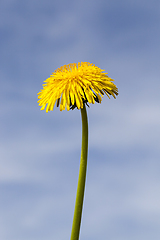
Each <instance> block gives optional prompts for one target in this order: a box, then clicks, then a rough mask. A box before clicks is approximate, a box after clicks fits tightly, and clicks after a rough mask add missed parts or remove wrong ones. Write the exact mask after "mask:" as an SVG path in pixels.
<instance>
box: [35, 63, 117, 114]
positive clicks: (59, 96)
mask: <svg viewBox="0 0 160 240" xmlns="http://www.w3.org/2000/svg"><path fill="white" fill-rule="evenodd" d="M103 71H104V70H102V69H100V68H98V67H96V66H95V65H94V64H92V63H88V62H81V63H78V64H76V63H71V64H68V65H64V66H62V67H60V68H58V69H57V70H55V71H54V72H53V73H52V75H51V76H50V77H49V78H47V79H46V80H45V81H44V82H45V83H44V84H43V89H42V90H41V91H40V92H39V93H38V99H39V100H38V103H39V105H40V106H41V110H44V109H45V107H46V105H47V107H46V112H48V111H51V110H53V108H54V105H55V102H56V101H57V107H58V106H59V105H60V111H62V110H65V108H67V110H70V109H74V108H75V107H77V108H78V109H80V108H83V104H85V103H86V104H87V103H93V104H94V103H95V101H96V102H98V103H101V101H102V98H101V97H103V95H104V93H105V94H106V95H107V96H108V97H109V95H112V96H113V97H114V98H116V96H115V95H118V89H117V87H116V85H115V84H114V83H113V81H114V80H113V79H111V78H109V77H108V76H107V73H103ZM109 98H110V97H109Z"/></svg>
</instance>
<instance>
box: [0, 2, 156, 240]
mask: <svg viewBox="0 0 160 240" xmlns="http://www.w3.org/2000/svg"><path fill="white" fill-rule="evenodd" d="M159 13H160V2H159V1H158V0H152V1H151V0H147V1H139V0H134V1H132V0H131V1H127V0H126V1H117V0H112V1H106V0H94V1H93V0H92V1H91V0H85V1H84V0H82V1H73V0H69V1H65V0H60V1H51V0H45V1H42V0H40V1H38V0H32V1H30V0H29V1H28V0H27V1H26V0H24V1H20V0H19V1H18V0H17V1H16V0H6V1H1V3H0V20H1V21H0V36H1V37H0V42H1V43H0V52H1V54H0V58H1V64H0V65H1V68H0V78H1V89H0V92H1V93H0V102H1V111H0V117H1V138H0V146H1V147H0V148H1V150H0V166H1V167H0V192H1V194H0V208H1V209H0V212H1V214H0V239H2V240H46V239H47V240H51V239H58V240H64V239H66V238H68V239H69V238H70V232H71V225H72V217H73V211H74V202H75V194H76V188H77V179H78V170H79V158H80V147H81V117H80V111H78V110H74V111H69V112H67V111H63V112H60V111H59V109H58V108H55V109H54V111H53V112H49V113H46V112H45V111H40V107H39V106H38V104H37V93H38V92H39V91H40V89H41V88H42V83H43V81H44V80H45V79H46V78H48V77H49V75H50V74H51V73H52V72H53V71H54V70H55V69H57V68H58V67H60V66H62V65H64V64H69V63H72V62H81V61H88V62H91V63H94V64H96V65H97V66H98V67H100V68H102V69H105V70H106V72H108V75H109V77H111V78H113V79H115V83H116V85H117V86H118V88H119V96H118V97H117V99H116V100H115V99H110V100H109V99H108V98H107V97H104V98H103V101H102V103H101V104H95V105H90V108H88V109H87V111H88V117H89V159H88V172H87V183H86V193H85V201H84V211H83V219H82V228H81V235H80V239H83V240H96V239H110V240H135V239H136V240H141V239H145V240H150V239H154V240H159V236H160V221H159V219H160V191H159V189H160V174H159V172H160V148H159V143H160V94H159V89H160V77H159V76H160V68H159V62H160V61H159V58H160V45H159V42H160V31H159V29H160V14H159Z"/></svg>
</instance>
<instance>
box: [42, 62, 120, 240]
mask: <svg viewBox="0 0 160 240" xmlns="http://www.w3.org/2000/svg"><path fill="white" fill-rule="evenodd" d="M113 81H114V80H113V79H111V78H109V77H108V75H107V73H104V70H102V69H101V68H99V67H97V66H95V65H94V64H92V63H88V62H81V63H78V64H76V63H71V64H68V65H64V66H62V67H60V68H58V69H57V70H55V71H54V72H53V73H52V75H51V76H50V77H49V78H48V79H46V80H45V83H44V84H43V89H42V90H41V91H40V92H39V93H38V99H39V100H38V103H39V105H40V106H41V110H44V109H45V108H46V112H48V111H52V110H53V108H54V105H55V103H56V105H57V107H60V111H62V110H65V109H67V110H68V111H69V110H70V109H74V108H77V109H81V118H82V147H81V159H80V168H79V178H78V186H77V196H76V203H75V211H74V217H73V225H72V232H71V240H78V239H79V233H80V225H81V216H82V208H83V198H84V191H85V179H86V171H87V155H88V119H87V112H86V107H85V105H87V106H88V103H92V104H94V103H95V102H97V103H101V101H102V97H103V96H104V94H106V95H107V96H108V97H109V98H110V96H113V97H114V98H116V96H117V95H118V88H117V87H116V85H115V84H114V83H113Z"/></svg>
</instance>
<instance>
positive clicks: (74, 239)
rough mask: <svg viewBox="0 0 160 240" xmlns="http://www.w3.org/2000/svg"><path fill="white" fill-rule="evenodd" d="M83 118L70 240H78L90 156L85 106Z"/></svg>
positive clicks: (82, 111) (82, 113) (82, 110)
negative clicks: (88, 156)
mask: <svg viewBox="0 0 160 240" xmlns="http://www.w3.org/2000/svg"><path fill="white" fill-rule="evenodd" d="M81 117H82V148H81V161H80V168H79V178H78V186H77V196H76V203H75V210H74V217H73V225H72V232H71V239H70V240H78V239H79V232H80V226H81V216H82V208H83V198H84V190H85V180H86V171H87V155H88V119H87V112H86V107H85V104H84V106H83V108H82V109H81Z"/></svg>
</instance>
